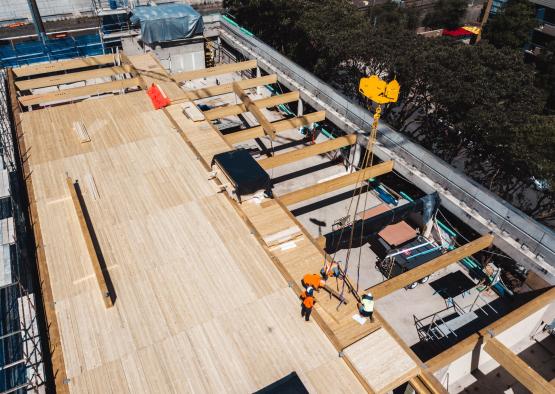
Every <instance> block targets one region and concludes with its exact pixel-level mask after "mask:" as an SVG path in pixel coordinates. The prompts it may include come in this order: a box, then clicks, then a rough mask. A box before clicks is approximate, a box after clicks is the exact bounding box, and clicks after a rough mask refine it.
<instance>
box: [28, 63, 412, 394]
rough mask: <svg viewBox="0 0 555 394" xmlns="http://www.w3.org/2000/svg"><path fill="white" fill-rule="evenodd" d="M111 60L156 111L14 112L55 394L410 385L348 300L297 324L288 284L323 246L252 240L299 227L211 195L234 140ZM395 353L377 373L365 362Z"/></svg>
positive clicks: (140, 106)
mask: <svg viewBox="0 0 555 394" xmlns="http://www.w3.org/2000/svg"><path fill="white" fill-rule="evenodd" d="M126 59H127V61H129V62H130V63H131V64H132V65H133V67H134V69H135V70H136V71H137V73H138V76H139V78H140V79H141V84H142V85H143V86H150V84H152V83H153V82H155V83H157V84H158V85H159V86H160V87H162V90H164V92H165V93H166V94H167V95H168V96H169V98H170V99H171V100H172V103H174V104H173V105H171V106H169V107H167V108H165V109H164V110H159V111H155V110H153V109H152V105H151V102H150V99H149V98H148V96H147V94H146V92H145V91H139V92H134V93H128V94H122V95H118V96H107V97H103V98H99V99H94V100H85V101H82V102H80V103H75V104H67V105H63V106H57V107H50V108H45V109H41V110H38V111H32V112H26V113H24V114H22V129H23V135H24V142H25V146H26V148H27V152H24V156H25V158H26V159H27V160H28V164H29V167H30V173H31V179H32V184H33V188H32V190H33V195H32V196H31V200H32V203H33V204H36V208H37V212H38V220H39V221H40V225H41V226H40V228H41V238H42V241H43V243H44V250H45V254H46V261H47V266H48V270H49V274H50V285H51V288H52V293H53V298H54V302H55V313H56V316H57V319H58V325H59V330H60V335H61V343H62V349H63V355H64V361H65V366H66V367H65V371H64V372H65V377H66V378H67V384H68V387H69V389H70V390H71V391H72V392H90V393H93V392H94V393H96V392H113V393H120V392H133V393H135V392H156V393H158V392H253V391H256V390H258V389H261V388H263V387H265V386H266V385H269V384H271V383H273V382H274V381H276V380H278V379H281V378H283V377H285V376H287V375H288V374H290V373H291V372H293V371H295V372H297V374H298V375H299V376H300V378H301V380H302V381H303V383H304V384H305V386H306V387H307V389H308V390H309V391H310V392H333V393H338V392H349V393H351V392H361V391H363V390H364V389H365V388H366V390H368V391H376V392H382V391H384V390H385V389H386V388H389V387H390V386H391V385H398V384H400V383H402V382H403V381H406V379H408V378H409V377H410V376H413V375H414V373H415V365H414V363H412V364H410V362H409V361H410V360H409V361H407V358H408V359H410V357H409V355H408V353H407V350H406V349H405V348H404V347H403V346H404V345H403V344H402V343H400V342H399V341H398V339H397V338H395V337H394V336H393V335H391V333H392V332H391V331H390V329H387V328H386V326H387V325H386V324H385V322H383V323H384V324H382V322H380V321H379V319H376V322H375V323H370V322H369V321H367V322H366V323H365V324H363V325H360V324H359V323H357V322H356V321H355V320H354V319H353V318H352V317H353V315H355V314H356V313H357V312H356V301H355V299H354V297H353V296H352V295H351V294H349V293H348V292H345V295H346V298H347V300H348V304H347V305H342V306H340V307H339V308H338V301H337V300H336V299H334V298H330V297H329V296H328V295H327V293H325V292H324V291H321V292H320V293H319V294H317V296H316V298H317V300H318V303H317V305H316V308H315V309H316V313H315V317H316V318H317V321H318V325H317V324H314V323H309V324H307V323H305V322H304V321H303V320H302V319H301V318H300V313H299V312H300V301H299V299H298V294H297V293H298V290H299V289H300V280H301V278H302V276H303V275H304V274H306V273H308V272H313V273H317V272H318V271H319V270H320V268H321V267H322V264H323V259H324V254H323V251H322V250H321V249H320V248H319V247H318V246H317V245H316V244H315V243H314V242H313V239H312V238H311V236H310V235H309V234H308V232H306V231H304V230H303V232H302V234H301V235H300V236H298V237H297V238H295V240H294V242H293V244H290V245H289V246H290V247H289V248H281V247H279V246H278V247H275V246H271V245H269V244H267V241H264V238H268V237H269V236H272V235H275V234H276V233H280V232H282V231H285V230H289V229H291V228H292V227H295V226H298V227H299V228H302V226H301V224H300V223H299V222H298V221H297V220H296V219H295V217H294V216H293V215H291V213H290V212H289V210H288V209H287V208H286V207H284V206H282V205H281V204H280V203H279V202H277V201H273V202H271V203H269V204H264V206H263V205H261V204H257V203H253V202H252V201H247V202H244V203H243V204H237V203H236V202H234V201H233V200H231V199H230V198H228V197H226V196H225V195H224V194H222V193H221V192H219V188H218V186H217V185H216V184H215V183H214V182H213V181H210V180H209V177H210V174H209V169H210V162H211V160H212V157H213V156H214V154H216V153H220V152H224V151H227V150H231V149H233V147H232V146H231V145H229V144H228V143H227V142H226V140H225V139H224V138H223V136H222V135H221V133H220V132H219V131H218V130H217V129H216V128H215V127H214V126H213V125H212V124H211V123H209V122H208V121H197V122H193V121H192V120H190V119H189V118H188V117H186V116H185V115H184V114H183V109H182V104H184V103H187V102H188V101H189V94H188V93H187V92H186V91H184V90H183V89H182V88H181V87H179V85H178V84H177V83H175V81H174V80H173V79H172V76H171V75H169V74H168V73H167V72H166V71H165V70H164V69H163V68H162V67H161V65H160V64H159V62H158V61H157V60H156V59H155V58H154V57H152V56H151V55H148V54H147V55H138V56H129V57H127V58H126ZM75 66H78V64H77V65H75ZM33 72H40V70H33ZM22 73H23V74H24V73H25V71H22ZM23 74H22V75H23ZM78 122H81V123H82V125H83V126H85V128H86V132H87V133H88V136H89V137H90V141H89V142H82V141H83V139H82V136H80V135H78V133H76V132H75V130H74V127H75V124H76V123H78ZM68 176H69V177H71V178H72V179H75V180H78V181H79V183H80V185H81V189H82V191H83V197H84V202H85V205H86V208H87V210H88V211H89V214H90V218H91V222H92V226H93V227H94V231H95V233H96V235H97V237H98V241H99V246H100V250H101V252H102V255H103V257H104V260H105V261H106V266H107V271H108V273H109V277H110V280H111V281H112V283H113V285H114V289H115V297H116V299H115V304H114V307H113V308H108V309H106V308H105V306H104V302H103V299H102V296H101V294H100V289H99V286H98V284H97V281H96V276H95V274H94V270H93V267H92V263H91V258H90V256H89V252H88V249H87V246H86V243H85V240H84V238H83V235H82V232H81V231H80V225H79V221H78V217H77V214H76V212H75V208H74V206H73V203H72V200H71V197H70V192H69V190H68V186H67V183H66V177H68ZM291 246H292V247H291ZM288 282H289V283H288ZM333 286H334V285H333V284H332V287H333ZM291 287H292V288H293V289H294V290H295V291H292V290H291ZM382 343H386V344H389V345H387V346H385V347H384V346H382V345H380V344H382ZM332 345H333V346H332ZM343 349H345V356H344V359H343V360H342V359H341V358H339V357H338V354H337V351H338V350H343ZM397 360H400V363H399V364H398V365H396V366H395V367H392V368H389V369H388V370H387V373H385V374H384V373H382V372H381V370H380V369H372V365H374V364H376V365H381V366H382V367H383V366H385V365H388V364H389V363H392V362H393V363H396V362H397ZM350 368H351V369H350ZM357 379H358V380H357ZM361 382H363V383H362V384H361Z"/></svg>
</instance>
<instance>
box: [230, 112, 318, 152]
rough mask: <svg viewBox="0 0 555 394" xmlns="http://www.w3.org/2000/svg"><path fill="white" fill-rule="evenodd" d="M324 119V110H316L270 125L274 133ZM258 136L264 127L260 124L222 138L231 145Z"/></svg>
mask: <svg viewBox="0 0 555 394" xmlns="http://www.w3.org/2000/svg"><path fill="white" fill-rule="evenodd" d="M324 119H326V112H325V111H318V112H313V113H310V114H306V115H303V116H298V117H296V118H290V119H284V120H279V121H277V122H272V127H274V129H275V130H276V133H280V132H282V131H287V130H291V129H294V128H297V127H302V126H309V125H311V124H313V123H315V122H321V121H323V120H324ZM259 137H264V129H263V128H262V126H255V127H251V128H248V129H245V130H241V131H237V132H235V133H231V134H228V135H226V136H225V137H224V138H225V140H226V141H227V143H228V144H231V145H233V144H238V143H240V142H243V141H248V140H252V139H255V138H259Z"/></svg>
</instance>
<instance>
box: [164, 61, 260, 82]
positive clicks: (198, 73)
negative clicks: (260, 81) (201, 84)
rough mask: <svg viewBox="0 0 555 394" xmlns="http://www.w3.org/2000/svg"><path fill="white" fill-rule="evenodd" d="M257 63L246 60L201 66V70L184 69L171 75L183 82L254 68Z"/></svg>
mask: <svg viewBox="0 0 555 394" xmlns="http://www.w3.org/2000/svg"><path fill="white" fill-rule="evenodd" d="M257 64H258V62H257V61H256V60H247V61H245V62H239V63H229V64H221V65H218V66H215V67H209V68H203V69H201V70H193V71H184V72H180V73H176V74H173V75H172V76H173V79H174V80H175V81H176V82H184V81H190V80H192V79H198V78H207V77H214V76H216V75H222V74H229V73H234V72H238V71H244V70H251V69H253V68H256V66H257Z"/></svg>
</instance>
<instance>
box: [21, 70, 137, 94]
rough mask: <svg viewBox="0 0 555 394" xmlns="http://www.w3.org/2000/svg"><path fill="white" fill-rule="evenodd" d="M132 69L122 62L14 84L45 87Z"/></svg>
mask: <svg viewBox="0 0 555 394" xmlns="http://www.w3.org/2000/svg"><path fill="white" fill-rule="evenodd" d="M132 71H133V67H131V66H130V65H128V64H124V65H123V66H114V67H104V68H96V69H94V70H87V71H79V72H75V73H68V74H61V75H54V76H51V77H42V78H35V79H27V80H23V81H17V82H16V83H15V85H16V86H17V88H18V89H19V90H30V89H38V88H45V87H48V86H56V85H63V84H67V83H75V82H80V81H87V80H89V79H96V78H107V77H111V76H114V75H118V74H129V73H131V72H132Z"/></svg>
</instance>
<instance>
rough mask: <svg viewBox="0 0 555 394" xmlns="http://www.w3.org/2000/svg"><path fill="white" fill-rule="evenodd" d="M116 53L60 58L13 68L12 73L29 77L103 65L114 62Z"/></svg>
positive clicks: (19, 76)
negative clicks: (69, 58)
mask: <svg viewBox="0 0 555 394" xmlns="http://www.w3.org/2000/svg"><path fill="white" fill-rule="evenodd" d="M115 63H116V55H99V56H91V57H84V58H78V59H71V60H62V61H59V62H52V63H41V64H35V65H32V66H24V67H19V68H14V69H13V70H14V74H15V76H16V77H17V78H21V77H30V76H33V75H38V74H46V73H53V72H60V71H67V70H74V69H76V68H85V67H93V66H105V65H107V64H115Z"/></svg>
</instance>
